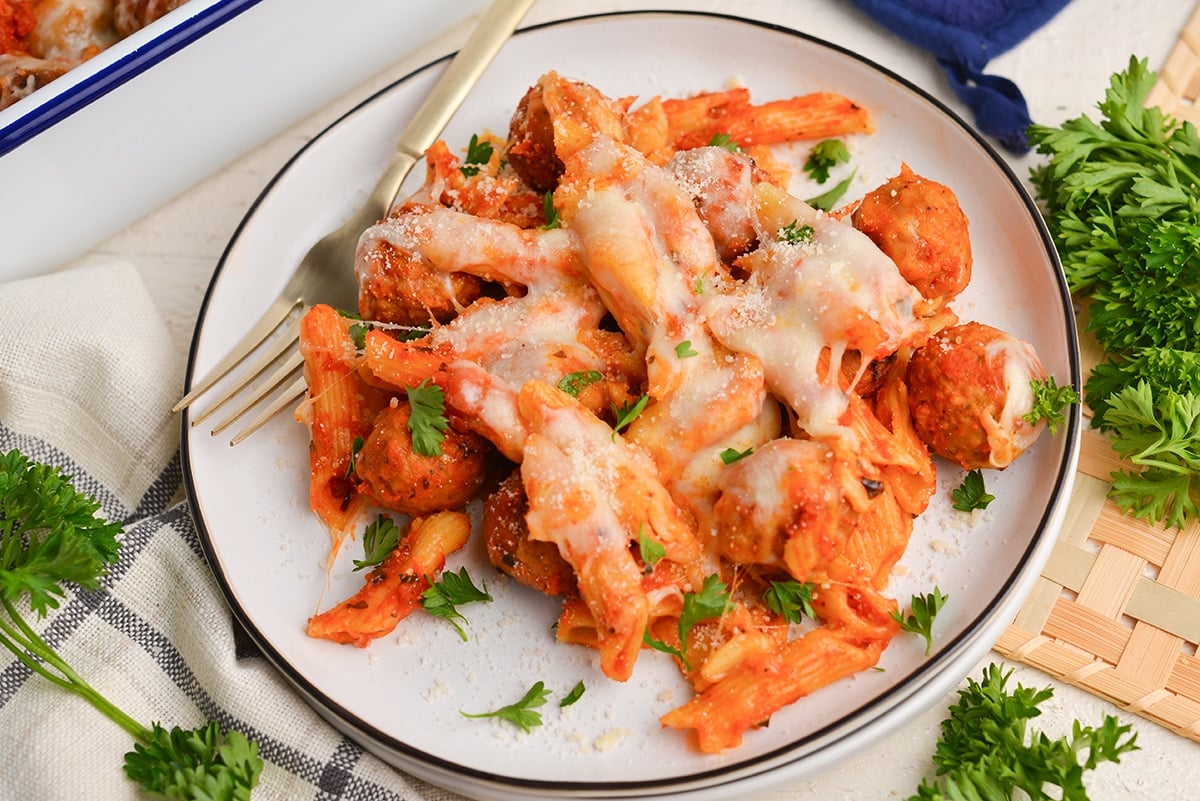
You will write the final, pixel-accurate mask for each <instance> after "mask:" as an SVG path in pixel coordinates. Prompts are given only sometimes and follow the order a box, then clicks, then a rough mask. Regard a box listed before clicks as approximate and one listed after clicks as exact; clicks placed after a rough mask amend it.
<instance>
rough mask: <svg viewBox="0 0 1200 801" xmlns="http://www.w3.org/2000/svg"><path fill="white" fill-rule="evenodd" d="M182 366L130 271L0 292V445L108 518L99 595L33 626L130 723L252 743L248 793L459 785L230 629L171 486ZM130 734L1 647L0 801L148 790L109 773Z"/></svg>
mask: <svg viewBox="0 0 1200 801" xmlns="http://www.w3.org/2000/svg"><path fill="white" fill-rule="evenodd" d="M183 370H184V365H183V363H182V361H181V360H180V358H179V355H178V350H177V348H176V346H175V345H174V343H173V342H172V340H171V337H170V336H169V335H168V331H167V328H166V326H165V324H164V322H163V320H162V319H161V317H160V315H159V314H158V312H157V310H156V308H155V306H154V304H153V302H152V301H151V299H150V297H149V296H148V295H147V293H146V290H145V288H144V286H143V285H142V283H141V279H140V277H139V276H138V274H137V273H136V271H134V270H133V269H132V268H131V267H129V266H126V265H120V264H109V265H97V266H92V267H87V268H84V269H78V270H74V271H71V272H66V273H58V274H52V275H48V276H44V277H38V278H32V279H27V280H23V281H18V282H13V283H9V284H6V285H0V451H3V452H7V451H9V450H11V449H12V448H18V449H20V450H21V451H22V452H23V453H24V454H25V455H26V456H28V457H30V458H33V459H37V460H39V461H43V462H47V463H50V464H54V465H56V466H58V467H60V468H62V469H63V470H64V471H65V472H66V473H68V474H69V475H71V476H73V478H74V481H75V483H76V485H77V486H78V487H79V488H80V489H83V490H85V491H87V492H89V493H90V494H93V495H94V496H95V497H96V498H97V499H98V500H99V501H100V502H101V504H102V507H103V514H104V515H105V516H107V517H108V518H109V519H112V520H120V521H123V523H124V527H125V534H124V537H123V539H122V548H121V556H120V560H119V562H118V563H117V564H116V565H115V566H114V567H113V568H112V569H111V571H110V573H109V575H108V578H107V580H106V582H105V586H104V588H103V589H102V590H101V591H98V592H91V593H72V594H71V595H69V596H68V598H67V599H66V600H65V601H64V602H63V603H62V605H61V606H60V608H59V609H58V610H57V611H56V612H55V613H53V614H51V615H50V616H49V617H48V618H47V619H46V620H45V621H42V622H40V623H38V624H37V626H36V627H37V628H38V629H39V631H41V632H42V634H43V636H44V637H45V639H46V640H47V641H48V642H50V643H51V645H53V646H54V647H55V648H56V649H57V650H58V651H59V653H61V655H62V656H64V657H65V658H66V659H67V661H68V662H69V663H70V664H71V665H72V667H74V668H75V670H76V671H77V672H78V673H80V674H81V675H82V676H83V677H84V678H85V679H86V680H87V681H88V682H90V683H91V684H92V685H93V686H94V687H95V688H96V689H97V690H99V691H100V692H101V693H102V694H103V695H104V696H106V697H107V698H108V699H109V700H111V701H113V702H114V703H116V704H117V706H119V707H120V708H122V709H123V710H124V711H125V712H127V713H128V714H130V715H132V716H133V717H134V718H135V719H136V720H138V721H139V722H140V723H141V724H142V725H144V726H150V725H151V724H152V723H154V722H159V723H162V724H163V725H164V726H167V727H170V726H173V725H179V726H183V727H185V728H191V727H194V726H199V725H201V724H203V723H204V722H205V721H207V720H210V719H211V720H216V721H218V722H219V723H220V724H221V725H222V726H223V727H226V728H236V729H238V730H240V731H242V732H244V733H245V734H247V735H248V736H249V737H251V738H252V739H254V740H256V741H257V742H258V743H259V745H260V748H261V753H262V755H263V757H264V761H265V768H264V773H263V777H262V780H261V782H260V784H259V787H258V788H257V789H256V790H255V793H254V796H253V798H254V799H263V800H267V799H269V800H270V801H301V800H302V799H322V800H323V801H325V800H328V801H332V800H333V799H349V800H350V801H359V800H361V801H368V800H370V801H374V799H408V800H415V799H428V800H429V801H445V800H446V799H453V798H456V797H457V796H453V795H450V794H448V793H446V792H444V791H442V790H439V789H436V788H433V787H430V786H428V785H426V784H424V783H422V782H419V781H417V780H415V779H412V778H409V777H407V776H404V775H402V774H401V773H399V772H397V771H395V770H393V769H391V768H390V767H388V766H387V765H385V764H384V763H383V762H382V761H380V760H379V759H376V758H375V757H373V756H371V755H369V754H367V753H365V752H364V751H363V750H362V749H361V748H359V747H358V746H357V745H355V744H354V743H352V742H351V741H349V740H347V739H345V738H344V737H342V736H341V735H340V734H339V733H338V732H337V731H336V730H334V729H333V728H332V727H330V726H329V725H327V724H326V723H325V722H324V721H322V720H321V719H320V718H319V717H318V716H317V715H316V714H315V713H313V712H312V711H311V709H310V708H309V707H308V706H307V705H306V704H305V703H304V702H303V701H302V700H301V699H300V698H299V696H297V695H296V694H295V693H294V692H293V690H292V689H291V686H290V685H289V684H287V683H286V682H285V681H284V680H283V678H282V677H281V675H280V674H279V673H278V672H277V671H275V670H274V668H272V666H271V665H270V664H269V663H268V662H267V661H266V660H265V659H264V658H262V657H260V656H248V657H243V658H240V659H239V658H238V654H237V650H236V648H235V642H234V634H233V628H232V627H233V623H232V622H231V617H230V612H229V609H228V607H227V606H226V604H225V601H224V599H223V598H222V596H221V594H220V591H219V589H218V587H217V583H216V581H215V579H214V577H213V575H212V573H211V571H210V570H209V566H208V564H207V562H206V561H205V559H204V556H203V552H202V550H201V547H200V543H199V541H198V539H197V534H196V530H195V528H194V527H193V525H192V522H191V519H190V517H189V515H188V512H187V508H186V504H184V503H182V502H181V501H180V500H179V499H180V498H181V497H182V496H181V484H182V476H181V469H180V460H179V420H178V418H177V417H176V416H174V415H172V414H171V412H170V406H171V404H172V403H173V401H174V400H175V398H177V397H178V396H179V394H180V392H181V388H182V385H183ZM132 746H133V741H132V740H131V738H130V737H129V735H127V734H126V733H125V731H124V730H122V729H120V728H119V727H118V726H117V725H116V724H114V723H112V722H110V721H109V720H108V719H107V718H106V717H104V716H102V715H101V714H100V713H99V712H97V711H95V710H93V709H92V707H91V706H90V705H88V704H87V703H86V702H85V701H83V700H82V699H80V698H78V697H76V696H74V695H72V694H70V693H67V692H65V691H64V690H62V689H60V688H58V687H56V686H54V685H53V684H51V683H50V682H49V681H47V680H46V679H44V678H43V677H41V676H38V675H36V674H33V673H32V672H31V671H30V670H29V669H28V668H26V667H25V666H24V665H22V664H21V663H19V662H17V661H16V659H15V658H13V657H12V656H11V655H10V654H9V652H8V651H7V650H4V649H0V754H2V755H3V757H0V799H6V800H7V799H13V800H14V801H15V800H16V799H31V800H36V801H60V800H61V801H68V800H69V801H77V800H78V799H87V800H88V801H110V800H111V801H117V800H118V799H119V800H120V801H132V800H133V799H142V798H146V794H145V793H143V792H142V791H141V790H140V789H139V788H138V787H137V786H136V785H135V784H134V783H133V782H132V781H130V780H129V779H127V778H126V776H125V773H124V770H123V768H122V766H123V764H124V755H125V753H126V752H128V751H130V750H132Z"/></svg>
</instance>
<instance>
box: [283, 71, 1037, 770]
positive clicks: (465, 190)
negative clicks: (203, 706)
mask: <svg viewBox="0 0 1200 801" xmlns="http://www.w3.org/2000/svg"><path fill="white" fill-rule="evenodd" d="M871 131H872V123H871V120H870V116H869V115H868V113H867V111H866V110H865V109H864V108H862V107H861V106H859V105H858V104H856V103H854V102H853V100H851V99H848V98H844V97H840V96H837V95H833V94H829V93H816V94H813V95H806V96H804V97H798V98H793V99H790V100H782V101H772V102H770V103H764V104H755V103H753V102H751V100H750V97H749V93H748V92H747V91H746V90H744V89H736V90H727V91H722V92H714V93H708V94H703V95H699V96H696V97H691V98H683V99H662V98H651V99H650V100H648V101H645V102H642V103H640V104H638V103H637V102H636V101H635V100H634V99H632V98H624V99H613V98H610V97H607V96H605V95H603V94H602V93H601V92H600V91H598V90H597V89H596V88H595V87H593V86H591V85H589V84H586V83H583V82H580V81H575V80H570V79H568V78H566V77H563V76H560V75H558V74H556V73H554V72H550V73H547V74H546V75H544V76H543V77H542V78H541V79H540V80H539V81H538V82H537V84H536V85H535V86H533V87H531V88H530V90H529V91H528V92H527V93H526V95H525V96H524V97H523V98H522V99H521V100H520V102H519V104H518V105H517V107H516V111H515V114H514V116H513V119H512V120H511V123H510V127H509V132H508V136H507V137H505V138H501V137H497V136H488V135H483V136H480V137H478V138H473V140H472V143H471V146H470V148H468V152H467V156H466V157H460V156H458V155H456V154H455V153H453V152H452V151H451V150H450V149H449V148H448V147H447V146H446V145H445V143H438V144H437V145H435V146H434V147H433V148H431V149H430V151H429V152H428V154H427V158H426V162H427V177H426V181H425V183H424V186H423V187H421V189H420V190H419V191H418V192H416V194H414V195H413V196H411V197H409V198H406V199H404V200H403V201H402V202H400V203H398V204H397V205H396V206H395V207H394V208H393V209H392V210H391V212H390V213H389V214H388V216H387V217H386V218H385V219H383V220H380V221H379V222H378V224H376V225H374V226H372V227H371V228H370V229H368V230H367V231H365V232H364V233H363V235H362V237H361V239H360V242H359V248H358V254H357V259H356V271H357V278H358V282H359V287H360V299H359V313H360V315H359V316H357V317H352V316H349V315H345V314H339V313H338V312H337V311H335V310H333V309H331V308H329V307H327V306H315V307H313V308H312V309H311V310H309V311H308V312H307V314H306V316H305V318H304V320H303V321H302V333H301V348H302V352H303V354H304V357H305V373H306V377H307V380H308V385H309V394H308V398H307V399H306V400H305V401H304V403H303V404H302V405H301V408H300V409H299V410H298V412H297V416H298V419H300V420H302V421H303V422H304V423H305V424H306V425H308V426H309V429H310V433H311V491H310V501H311V504H312V507H313V510H314V511H315V513H316V514H317V515H319V516H320V517H321V518H322V520H324V521H325V523H326V524H327V525H328V526H329V528H330V530H331V531H332V532H333V537H334V540H333V541H334V549H335V550H336V548H337V546H338V545H340V544H341V543H342V542H343V541H344V538H345V537H346V536H347V535H348V534H349V533H350V532H352V531H353V530H354V528H355V526H357V525H358V524H359V522H360V521H361V520H362V519H363V517H364V515H365V514H366V513H367V512H368V511H370V510H371V509H374V508H378V507H383V508H385V509H386V508H390V509H391V510H393V511H398V512H401V513H405V514H409V515H415V516H416V517H415V518H414V522H413V523H412V527H413V530H412V531H410V532H409V533H408V534H405V535H403V536H402V537H401V540H400V542H401V545H400V546H398V548H397V551H396V553H397V554H399V555H398V556H395V557H394V559H395V560H396V561H398V562H401V563H407V562H412V561H413V559H414V557H413V556H412V553H414V552H421V553H423V554H424V555H422V556H420V560H419V561H420V567H419V570H418V569H413V568H411V567H403V566H401V567H396V566H395V565H393V566H392V567H389V568H385V567H384V566H381V567H380V568H379V570H378V571H377V572H376V573H373V574H372V575H371V576H370V577H368V579H367V586H366V587H365V588H364V590H363V592H362V593H360V594H359V595H357V596H355V597H354V598H353V599H351V600H350V601H348V602H344V603H342V604H339V605H337V606H335V607H333V608H332V609H330V610H328V611H326V612H321V613H320V614H318V615H315V616H314V617H313V618H312V619H311V620H310V621H309V633H310V634H311V635H312V636H314V637H322V638H327V639H330V640H334V641H336V642H352V643H356V644H358V645H365V644H366V643H367V642H369V641H370V640H371V639H372V638H374V637H377V636H380V634H382V633H385V632H386V631H388V630H390V627H391V626H394V625H396V624H397V623H398V622H399V621H400V619H402V617H403V616H404V614H407V613H408V611H411V610H412V609H413V608H414V605H413V604H412V603H410V602H409V600H410V599H411V595H412V593H413V592H414V587H416V588H419V589H421V590H424V589H427V588H428V587H429V586H430V583H431V582H432V581H434V580H435V578H436V577H437V572H436V570H437V569H439V568H440V565H441V564H442V563H443V562H444V560H445V557H446V556H447V555H449V553H450V552H451V551H452V550H455V549H457V548H460V547H462V545H463V544H464V543H465V542H466V541H467V539H468V535H466V534H464V533H463V532H462V528H461V526H462V524H461V523H458V522H456V523H455V524H454V525H453V526H448V527H449V528H452V530H453V535H452V536H445V537H439V538H434V539H436V542H433V543H432V544H431V543H430V542H429V539H430V538H429V536H428V535H429V529H428V526H429V525H430V524H429V523H428V522H427V520H428V519H430V517H431V516H437V515H451V514H457V513H458V512H460V511H461V509H462V507H463V504H464V501H465V500H466V499H467V498H468V497H469V496H477V497H479V498H481V499H482V500H483V503H482V508H483V512H482V519H481V521H478V522H477V523H476V528H478V529H479V530H478V531H477V532H474V533H472V534H471V535H470V536H479V537H482V539H483V540H484V543H485V544H486V551H487V554H488V557H489V559H490V561H491V562H492V564H493V565H494V566H495V567H496V568H497V569H498V570H501V571H503V572H504V573H507V574H508V575H510V576H511V577H512V578H513V579H514V580H516V581H518V582H520V583H521V584H523V585H526V586H528V587H529V588H531V589H532V590H534V591H538V592H542V593H546V594H548V595H554V596H559V597H561V599H562V605H561V612H560V615H559V619H558V621H557V625H556V627H555V631H556V636H557V638H558V639H559V640H560V641H563V642H568V643H575V644H580V645H584V646H586V647H590V648H593V649H595V652H596V655H597V657H596V664H597V666H598V669H599V670H600V671H601V672H602V673H603V674H604V675H606V676H607V677H609V678H611V679H613V680H616V681H625V680H627V679H629V678H630V676H631V675H632V674H633V672H634V670H635V669H636V665H637V662H638V660H639V659H641V658H643V655H644V654H645V653H646V652H647V651H648V650H650V649H655V650H658V651H665V652H667V653H669V654H671V658H673V659H674V660H675V661H676V663H677V664H678V666H679V668H680V670H681V671H682V672H683V674H684V675H685V676H686V678H687V680H688V681H689V682H690V684H691V686H692V687H693V688H694V691H695V694H694V696H693V697H692V698H691V699H690V700H688V701H686V702H685V703H683V704H682V705H681V706H679V707H678V708H676V709H674V710H673V711H670V712H669V713H667V714H666V715H664V716H663V717H662V719H661V722H662V724H663V726H665V727H670V728H673V729H682V730H690V731H692V732H694V735H695V740H694V742H695V743H696V745H697V747H698V748H699V749H700V750H702V751H705V752H719V751H722V750H724V749H728V748H733V747H736V746H737V745H738V744H739V743H740V742H741V741H742V738H743V736H744V735H745V734H746V732H748V731H750V730H751V729H754V728H755V727H758V726H760V725H763V724H764V723H765V722H766V721H767V720H768V719H769V718H770V717H771V715H772V714H773V713H774V712H776V711H778V710H779V709H781V708H783V707H784V706H786V705H789V704H792V703H794V702H795V701H797V700H798V699H799V698H801V697H803V696H805V695H807V694H809V693H811V692H814V691H816V690H818V689H820V688H821V687H823V686H826V685H828V684H830V683H831V682H834V681H836V680H838V679H841V678H844V677H847V676H850V675H852V674H854V673H856V672H858V671H861V670H863V669H866V668H869V667H871V666H873V665H875V664H876V663H877V661H878V659H879V657H880V654H881V653H882V652H883V650H884V649H885V648H886V647H887V645H888V643H889V642H890V641H891V640H892V638H893V637H894V636H895V635H896V634H897V632H898V631H899V630H900V624H899V622H898V620H897V618H896V616H895V615H894V613H895V612H896V611H897V608H898V605H897V602H896V601H895V599H893V598H892V597H889V595H888V583H889V578H890V575H891V572H892V568H893V566H894V565H895V563H896V561H897V560H898V559H899V558H900V557H901V555H902V554H903V553H904V550H905V547H906V545H907V543H908V540H909V536H910V534H911V532H912V529H913V520H914V518H915V517H916V516H918V515H920V514H921V513H922V512H924V511H925V510H926V508H927V506H928V504H929V502H930V499H931V497H932V496H933V494H934V492H935V488H936V475H937V469H936V467H935V462H934V458H933V453H937V454H943V455H947V456H948V457H950V458H953V459H954V460H955V461H957V462H960V463H962V464H970V465H973V464H975V463H977V462H979V461H980V460H982V461H985V462H987V463H988V466H992V467H1002V466H1004V465H1005V464H1007V463H1009V462H1010V461H1011V458H1015V457H1016V455H1017V453H1018V452H1019V451H1020V450H1023V449H1025V448H1027V447H1028V446H1029V445H1030V444H1031V443H1032V440H1033V439H1034V438H1036V436H1037V435H1038V433H1040V428H1039V427H1036V426H1033V425H1032V424H1029V425H1026V426H1024V427H1022V426H1020V425H1019V424H1018V425H1017V428H1018V429H1019V430H1017V431H1016V432H1015V433H1014V436H1013V437H1011V438H1010V440H1011V441H1009V440H1004V439H1003V437H1002V436H1000V434H1001V433H1003V432H1001V431H1000V429H1004V428H1005V427H1006V426H1008V425H1009V424H1010V423H1012V421H1015V420H1020V419H1021V417H1022V415H1023V414H1027V413H1028V412H1029V411H1030V409H1029V406H1030V403H1031V399H1030V397H1029V396H1028V394H1025V395H1022V394H1021V393H1020V392H1019V391H1017V390H1016V389H1015V388H1010V391H1007V392H1005V391H1004V386H1003V380H1005V379H1009V378H1011V379H1012V380H1013V381H1018V382H1019V381H1023V380H1028V379H1029V378H1033V377H1037V376H1041V375H1044V373H1045V371H1044V370H1043V369H1042V368H1041V366H1040V364H1039V363H1038V362H1037V357H1036V354H1034V353H1033V352H1032V349H1031V348H1028V346H1025V345H1023V344H1021V345H1017V344H1014V343H1016V340H1015V339H1013V338H1011V337H1008V335H1003V336H1004V337H1008V338H1006V339H1004V340H1003V341H999V340H997V339H996V338H995V337H991V336H989V337H976V336H975V333H974V332H976V331H977V329H976V328H974V327H972V326H971V324H969V323H968V324H961V325H960V322H959V320H958V317H957V315H956V314H955V312H954V311H953V310H952V309H951V301H952V300H953V299H954V297H955V296H957V295H958V293H959V292H961V291H962V290H963V288H964V287H965V286H966V285H967V282H968V281H969V280H970V272H971V251H970V240H969V236H968V222H967V219H966V215H965V214H964V213H963V211H962V209H961V208H960V207H959V205H958V202H957V200H956V198H955V196H954V193H953V192H952V191H951V190H950V189H949V188H948V187H945V186H943V185H941V184H938V183H936V182H933V181H930V180H928V179H925V178H922V177H921V176H920V175H919V174H918V173H916V172H915V171H914V170H913V169H911V168H910V167H909V166H908V165H905V166H903V168H902V169H901V171H900V173H899V174H898V175H897V176H895V177H894V178H893V179H892V180H890V181H889V182H888V183H886V184H885V185H884V186H883V187H881V188H880V189H879V190H877V191H876V192H873V193H870V194H868V195H867V196H866V197H865V198H863V199H862V200H860V201H858V202H856V203H854V204H851V205H849V206H847V207H845V208H842V209H838V210H835V211H833V212H825V211H820V210H818V209H817V208H815V207H814V206H813V205H810V204H809V203H807V202H805V201H803V200H801V199H800V198H798V197H796V196H794V195H792V194H789V192H788V190H787V187H788V177H789V167H788V166H787V164H786V163H785V162H784V161H783V160H781V159H778V158H776V155H775V154H774V153H773V152H772V150H771V149H770V148H771V147H772V145H775V144H777V143H780V142H783V141H789V140H794V139H807V140H810V141H814V140H821V139H825V138H828V137H838V136H846V137H848V136H865V135H869V134H870V132H871ZM485 145H486V146H485ZM977 339H978V340H979V344H978V345H974V344H973V343H975V342H976V340H977ZM1010 340H1011V341H1010ZM960 341H961V342H963V343H970V347H967V346H966V344H964V346H963V347H959V346H958V344H959V343H960ZM945 343H949V344H945ZM930 349H935V351H936V353H937V354H941V353H942V352H943V351H945V352H946V354H947V355H945V356H941V355H938V356H935V357H934V358H935V359H943V360H949V362H950V364H938V363H937V362H936V361H935V362H934V363H933V364H930V362H931V361H933V360H932V359H931V358H930V357H928V356H926V355H925V354H926V352H927V351H929V350H930ZM976 351H981V352H987V353H990V352H994V351H1000V352H1003V353H1006V354H1009V356H1008V361H1006V362H1004V363H1003V364H999V363H998V366H995V367H988V366H985V367H978V368H972V367H970V366H969V362H970V360H971V359H972V358H974V355H973V354H974V353H975V352H976ZM1017 355H1019V357H1020V359H1021V360H1022V362H1021V365H1022V370H1017V369H1016V368H1015V365H1016V362H1015V357H1016V356H1017ZM1010 362H1011V363H1010ZM946 376H952V378H951V379H950V380H951V381H952V382H954V383H957V384H963V385H965V386H964V387H963V388H964V389H965V390H968V391H969V395H968V398H967V400H966V401H965V402H963V403H959V402H958V395H957V394H956V393H954V392H952V391H949V390H948V388H947V379H946ZM998 380H999V381H1000V384H997V381H998ZM430 390H433V391H434V393H435V395H436V400H437V403H438V404H439V405H438V409H437V411H438V413H439V415H440V416H439V417H438V418H437V419H438V421H439V429H440V436H441V437H443V438H442V439H441V440H440V441H441V442H443V443H444V445H445V447H444V448H440V447H439V448H437V449H436V452H434V453H432V454H431V453H430V452H428V451H423V452H421V453H417V452H416V451H417V450H422V449H419V448H417V446H416V438H417V435H416V433H415V431H414V428H413V425H412V419H413V417H414V416H417V415H423V414H426V413H427V411H428V410H427V409H422V408H419V407H422V406H424V405H427V404H428V393H429V392H430ZM914 412H919V414H917V415H914ZM927 412H928V414H927ZM938 416H943V417H949V418H951V419H953V420H954V421H955V424H954V426H953V428H952V429H946V428H938V429H934V428H932V427H931V426H930V425H928V424H927V423H926V419H927V417H933V418H936V417H938ZM985 416H986V417H987V419H989V420H992V421H994V423H995V426H994V427H995V428H996V429H997V432H996V436H995V437H992V436H991V435H992V433H993V432H991V431H987V432H984V431H983V429H984V423H983V422H982V421H983V419H984V417H985ZM981 432H983V436H982V438H981ZM426 433H428V432H426ZM988 443H992V444H991V445H990V446H989V445H988ZM996 443H1004V444H1002V445H998V444H996ZM984 448H987V451H986V453H985V452H984ZM931 449H932V450H931ZM960 454H963V458H961V459H959V458H958V456H959V455H960ZM1009 457H1011V458H1009ZM435 519H437V518H435ZM422 532H425V533H424V535H423V534H422ZM406 560H407V562H406ZM396 570H406V571H408V572H407V573H405V574H404V575H405V576H406V578H404V579H403V580H400V579H397V578H396V575H395V571H396ZM384 585H388V586H391V585H394V586H395V587H396V592H395V593H387V592H381V591H379V589H378V587H380V586H384ZM796 587H800V588H803V590H804V592H806V593H808V594H809V596H810V597H809V598H808V600H809V601H810V604H811V606H810V612H811V618H806V619H805V620H804V621H803V622H801V623H797V622H796V619H795V618H794V617H793V616H791V615H789V613H788V611H787V610H786V609H785V606H786V605H784V604H781V603H780V601H779V598H780V595H781V593H783V592H785V591H786V590H788V589H791V588H796ZM701 597H704V598H707V599H708V600H709V601H711V600H712V599H713V598H718V599H720V600H719V603H718V604H717V607H716V609H715V610H710V612H709V613H705V614H698V613H697V611H696V607H697V599H698V598H701ZM397 598H399V599H400V600H397ZM405 599H409V600H405ZM381 610H382V611H381ZM381 620H383V621H385V622H386V623H387V624H388V625H387V626H382V625H380V621H381Z"/></svg>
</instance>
